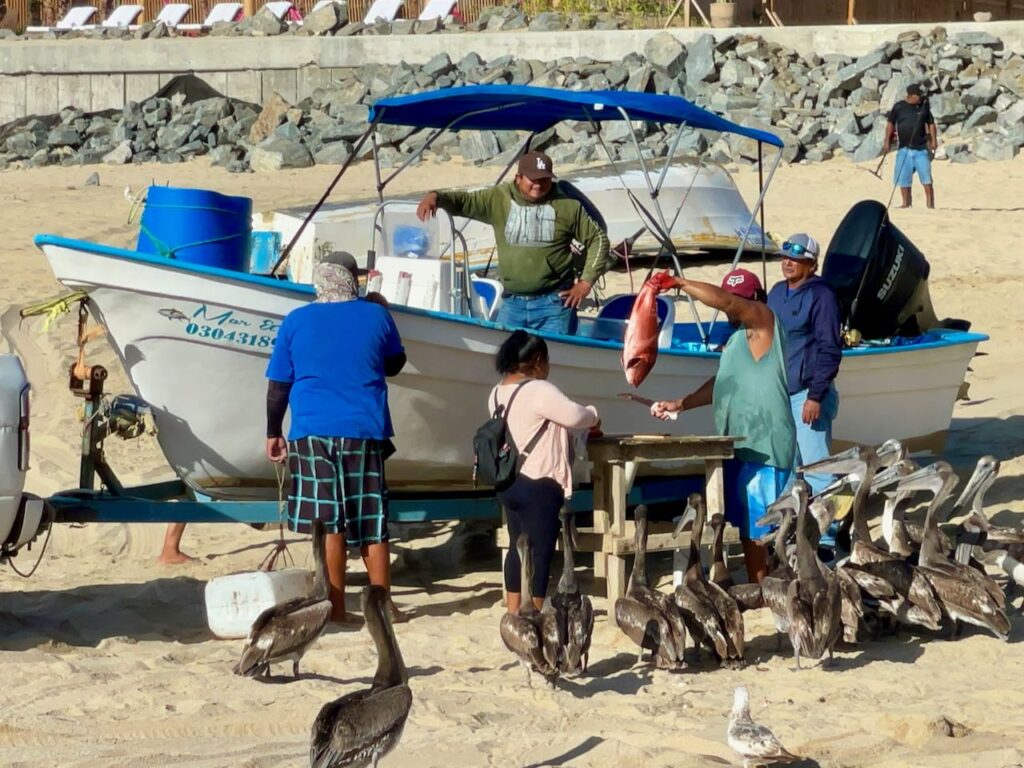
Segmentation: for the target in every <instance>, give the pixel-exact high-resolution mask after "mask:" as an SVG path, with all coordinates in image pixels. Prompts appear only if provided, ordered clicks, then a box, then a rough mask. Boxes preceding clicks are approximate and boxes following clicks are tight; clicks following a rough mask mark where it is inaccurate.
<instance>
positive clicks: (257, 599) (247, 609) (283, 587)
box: [206, 568, 313, 639]
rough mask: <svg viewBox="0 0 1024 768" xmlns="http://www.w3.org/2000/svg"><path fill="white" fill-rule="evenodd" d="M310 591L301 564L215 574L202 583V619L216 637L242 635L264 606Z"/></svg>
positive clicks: (307, 575)
mask: <svg viewBox="0 0 1024 768" xmlns="http://www.w3.org/2000/svg"><path fill="white" fill-rule="evenodd" d="M312 591H313V574H312V573H311V572H310V571H307V570H304V569H302V568H286V569H285V570H282V571H246V572H245V573H233V574H231V575H230V576H218V577H217V578H215V579H211V580H210V581H208V582H207V583H206V622H207V624H209V625H210V631H212V632H213V634H215V635H216V636H217V637H220V638H225V639H229V638H239V637H246V636H248V634H249V629H250V628H251V627H252V623H253V622H254V621H255V620H256V617H257V616H259V615H260V614H261V613H263V611H265V610H266V609H267V608H270V607H271V606H274V605H279V604H281V603H283V602H286V601H288V600H294V599H295V598H297V597H306V596H307V595H309V594H310V593H311V592H312Z"/></svg>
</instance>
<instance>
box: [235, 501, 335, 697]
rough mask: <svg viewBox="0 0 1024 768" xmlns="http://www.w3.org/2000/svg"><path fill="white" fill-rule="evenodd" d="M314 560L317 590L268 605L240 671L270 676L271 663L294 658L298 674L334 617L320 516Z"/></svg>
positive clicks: (240, 662)
mask: <svg viewBox="0 0 1024 768" xmlns="http://www.w3.org/2000/svg"><path fill="white" fill-rule="evenodd" d="M313 562H314V563H315V568H316V571H315V573H314V581H313V594H312V595H310V596H309V597H299V598H296V599H294V600H288V601H287V602H284V603H281V604H280V605H275V606H272V607H270V608H267V610H265V611H263V613H261V614H260V615H259V616H257V617H256V620H255V621H254V622H253V623H252V629H250V630H249V637H248V638H246V641H245V645H244V646H243V647H242V656H241V658H240V659H239V660H238V663H237V664H236V665H235V668H234V673H235V674H236V675H242V676H244V677H257V676H259V675H263V676H265V677H269V676H270V665H271V664H274V663H279V662H284V661H291V662H292V674H293V675H295V676H296V677H298V675H299V661H300V660H301V659H302V656H303V654H304V653H305V652H306V651H307V650H308V649H309V647H310V646H311V645H312V644H313V642H314V641H315V640H316V639H317V638H318V637H320V635H321V633H323V631H324V628H326V626H327V622H328V620H329V619H330V618H331V601H330V598H329V596H328V583H327V560H326V558H325V556H324V526H323V523H321V522H320V521H319V520H317V521H315V522H314V523H313Z"/></svg>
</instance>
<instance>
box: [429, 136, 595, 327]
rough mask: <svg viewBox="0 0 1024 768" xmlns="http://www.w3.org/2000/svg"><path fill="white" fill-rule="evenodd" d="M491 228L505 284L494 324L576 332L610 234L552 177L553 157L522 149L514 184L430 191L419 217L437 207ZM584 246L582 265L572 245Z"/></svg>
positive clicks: (430, 214)
mask: <svg viewBox="0 0 1024 768" xmlns="http://www.w3.org/2000/svg"><path fill="white" fill-rule="evenodd" d="M438 208H440V209H442V210H444V211H447V212H448V213H450V214H451V215H452V216H464V217H465V218H467V219H474V220H475V221H482V222H486V223H488V224H490V225H491V226H492V227H493V228H494V239H495V243H496V245H497V250H498V272H499V274H500V275H501V282H502V284H503V286H504V293H503V294H502V295H503V301H502V304H501V307H500V308H499V309H498V318H497V320H498V322H499V323H501V324H502V325H506V326H509V327H511V328H526V329H529V330H534V331H548V332H551V333H574V332H575V330H576V310H577V309H578V308H579V306H580V303H581V302H582V301H583V299H585V298H586V297H587V295H588V294H589V293H590V289H591V288H592V287H593V285H594V282H595V281H596V280H597V279H598V278H599V277H600V276H601V275H603V274H604V273H605V272H606V271H607V270H608V267H609V266H610V263H609V260H608V251H609V246H608V235H607V233H606V232H605V231H604V228H603V227H602V226H601V224H600V223H599V222H598V221H597V220H596V219H595V217H594V216H592V215H591V214H590V213H589V212H588V211H587V207H586V206H585V205H584V204H583V203H582V202H581V201H580V199H579V198H578V197H577V196H575V195H572V194H570V192H569V191H568V190H567V189H565V188H563V187H562V186H561V185H560V184H557V183H556V182H555V174H554V172H553V170H552V166H551V158H550V157H548V156H547V155H545V154H544V153H542V152H527V153H525V154H524V155H523V156H522V157H521V158H519V166H518V173H516V177H515V179H514V180H513V181H511V182H508V183H505V184H499V185H498V186H496V187H491V188H490V189H481V190H476V191H472V192H465V191H461V190H439V191H434V192H428V193H427V194H426V195H425V196H424V198H423V199H422V200H421V201H420V204H419V207H418V208H417V210H416V214H417V216H419V218H420V220H421V221H425V220H426V219H428V218H429V217H431V216H433V215H434V213H435V212H436V211H437V209H438ZM574 240H576V241H578V242H580V243H582V244H583V259H582V264H577V263H576V260H575V259H574V257H573V254H572V250H571V245H572V242H573V241H574Z"/></svg>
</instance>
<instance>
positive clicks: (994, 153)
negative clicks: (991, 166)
mask: <svg viewBox="0 0 1024 768" xmlns="http://www.w3.org/2000/svg"><path fill="white" fill-rule="evenodd" d="M973 149H974V155H975V157H977V158H978V159H979V160H995V161H1000V160H1013V158H1014V157H1016V156H1017V150H1018V147H1017V146H1016V145H1015V144H1014V143H1013V142H1010V141H1007V140H1006V139H1004V138H1003V137H1002V136H992V135H988V136H979V137H978V138H977V139H975V140H974V148H973Z"/></svg>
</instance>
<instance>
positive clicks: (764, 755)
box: [726, 685, 801, 768]
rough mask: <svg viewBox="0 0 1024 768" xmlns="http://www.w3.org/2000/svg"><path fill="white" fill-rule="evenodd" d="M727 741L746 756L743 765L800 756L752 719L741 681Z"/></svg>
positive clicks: (793, 759) (745, 767) (746, 767)
mask: <svg viewBox="0 0 1024 768" xmlns="http://www.w3.org/2000/svg"><path fill="white" fill-rule="evenodd" d="M726 742H727V743H728V744H729V747H730V748H732V750H733V751H735V752H736V754H738V755H739V756H740V757H741V758H743V768H753V766H756V765H776V764H781V763H793V762H796V761H797V760H800V759H801V758H800V757H798V756H796V755H794V754H793V753H792V752H790V751H789V750H787V749H786V748H785V747H784V746H782V742H780V741H779V740H778V738H776V736H775V734H774V733H772V732H771V731H770V730H768V729H767V728H766V727H764V726H763V725H758V724H757V723H755V722H754V721H753V719H752V718H751V717H750V696H749V694H748V693H747V689H746V688H744V687H743V686H742V685H741V686H740V687H738V688H737V689H736V692H735V694H734V695H733V701H732V712H731V713H730V714H729V730H728V731H726Z"/></svg>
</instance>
